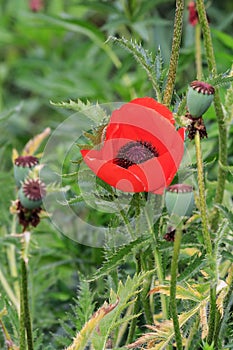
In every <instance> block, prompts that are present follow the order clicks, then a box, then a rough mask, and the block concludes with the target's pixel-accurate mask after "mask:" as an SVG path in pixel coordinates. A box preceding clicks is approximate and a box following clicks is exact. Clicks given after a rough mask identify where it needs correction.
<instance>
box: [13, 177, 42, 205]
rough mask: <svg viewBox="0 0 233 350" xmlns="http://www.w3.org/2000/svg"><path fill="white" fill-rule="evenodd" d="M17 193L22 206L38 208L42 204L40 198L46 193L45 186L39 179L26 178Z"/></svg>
mask: <svg viewBox="0 0 233 350" xmlns="http://www.w3.org/2000/svg"><path fill="white" fill-rule="evenodd" d="M18 195H19V200H20V203H21V204H22V206H23V207H24V208H27V209H35V208H39V207H40V206H41V204H42V199H43V198H44V197H45V195H46V186H45V184H44V183H43V182H42V181H40V180H39V179H26V181H25V182H24V183H23V184H22V187H21V188H20V190H19V194H18Z"/></svg>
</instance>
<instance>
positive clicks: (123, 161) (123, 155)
mask: <svg viewBox="0 0 233 350" xmlns="http://www.w3.org/2000/svg"><path fill="white" fill-rule="evenodd" d="M158 156H159V154H158V151H157V150H156V148H155V147H154V146H153V145H152V144H151V143H150V142H148V141H130V142H128V143H126V144H125V145H124V146H123V147H121V148H120V149H119V151H118V154H117V156H116V158H115V159H114V164H117V165H118V166H120V167H122V168H125V169H128V168H129V167H130V166H132V165H135V164H141V163H144V162H146V161H147V160H149V159H151V158H154V157H158Z"/></svg>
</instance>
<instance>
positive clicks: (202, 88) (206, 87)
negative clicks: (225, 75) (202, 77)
mask: <svg viewBox="0 0 233 350" xmlns="http://www.w3.org/2000/svg"><path fill="white" fill-rule="evenodd" d="M190 86H191V87H192V88H193V90H195V91H197V92H198V93H201V94H203V95H214V93H215V89H214V87H213V86H212V85H210V84H207V83H205V82H204V81H198V80H194V81H193V82H192V83H191V84H190Z"/></svg>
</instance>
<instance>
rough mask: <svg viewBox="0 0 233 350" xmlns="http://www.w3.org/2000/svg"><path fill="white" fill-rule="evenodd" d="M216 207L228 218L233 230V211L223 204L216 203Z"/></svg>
mask: <svg viewBox="0 0 233 350" xmlns="http://www.w3.org/2000/svg"><path fill="white" fill-rule="evenodd" d="M216 207H217V208H218V209H220V211H221V212H222V213H223V215H224V217H225V218H226V219H227V222H228V225H229V227H230V229H231V230H232V231H233V212H232V211H230V210H229V209H228V208H226V207H225V206H224V205H221V204H216Z"/></svg>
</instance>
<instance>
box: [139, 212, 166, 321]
mask: <svg viewBox="0 0 233 350" xmlns="http://www.w3.org/2000/svg"><path fill="white" fill-rule="evenodd" d="M144 212H145V217H146V220H147V225H148V229H149V232H150V234H151V235H152V237H153V238H154V246H153V252H154V260H155V267H156V271H157V276H158V280H159V284H161V285H162V284H164V273H163V267H162V257H161V254H160V251H159V249H158V242H157V237H156V235H155V233H154V229H153V227H152V223H151V219H150V217H149V215H148V212H147V210H145V211H144ZM160 300H161V307H162V314H163V319H164V320H167V319H168V318H169V315H168V306H167V299H166V296H165V295H163V294H160Z"/></svg>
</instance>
